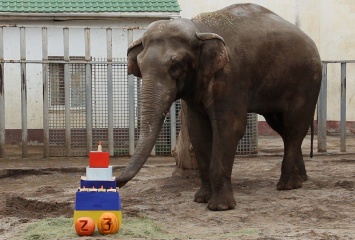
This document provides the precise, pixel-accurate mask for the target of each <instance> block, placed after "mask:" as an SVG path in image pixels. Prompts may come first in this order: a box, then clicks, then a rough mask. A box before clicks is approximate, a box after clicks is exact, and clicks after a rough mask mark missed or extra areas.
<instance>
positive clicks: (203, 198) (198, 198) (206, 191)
mask: <svg viewBox="0 0 355 240" xmlns="http://www.w3.org/2000/svg"><path fill="white" fill-rule="evenodd" d="M211 195H212V189H211V186H206V185H205V186H202V187H201V188H200V189H199V190H198V191H197V192H196V193H195V197H194V201H195V202H197V203H207V202H208V201H209V200H210V198H211Z"/></svg>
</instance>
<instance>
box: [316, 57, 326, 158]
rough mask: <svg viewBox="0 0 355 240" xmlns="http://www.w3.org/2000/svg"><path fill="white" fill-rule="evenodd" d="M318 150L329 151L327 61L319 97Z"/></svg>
mask: <svg viewBox="0 0 355 240" xmlns="http://www.w3.org/2000/svg"><path fill="white" fill-rule="evenodd" d="M317 110H318V114H317V115H318V152H326V151H327V63H322V84H321V89H320V93H319V97H318V105H317Z"/></svg>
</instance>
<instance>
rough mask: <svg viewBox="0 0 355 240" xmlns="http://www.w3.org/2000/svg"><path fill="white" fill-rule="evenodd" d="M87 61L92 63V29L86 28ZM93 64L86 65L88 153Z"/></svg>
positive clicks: (89, 145)
mask: <svg viewBox="0 0 355 240" xmlns="http://www.w3.org/2000/svg"><path fill="white" fill-rule="evenodd" d="M84 34H85V61H86V62H89V61H91V48H90V28H85V32H84ZM91 68H92V66H91V64H90V63H86V64H85V93H86V95H85V96H86V99H85V102H86V106H85V108H86V149H87V153H88V154H89V152H90V151H91V150H92V78H91Z"/></svg>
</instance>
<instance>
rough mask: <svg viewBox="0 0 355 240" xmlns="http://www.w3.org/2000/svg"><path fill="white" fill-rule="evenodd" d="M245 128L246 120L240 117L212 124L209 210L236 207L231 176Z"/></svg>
mask: <svg viewBox="0 0 355 240" xmlns="http://www.w3.org/2000/svg"><path fill="white" fill-rule="evenodd" d="M245 115H246V114H245ZM245 126H246V118H245V119H244V118H241V117H235V118H234V119H233V118H232V119H230V118H229V119H219V121H215V122H214V123H212V129H213V146H212V160H211V166H210V179H211V185H212V196H211V199H210V200H209V202H208V208H209V209H211V210H217V211H223V210H228V209H233V208H234V207H235V206H236V201H235V199H234V197H233V189H232V184H231V175H232V169H233V164H234V158H235V153H236V149H237V145H238V142H239V140H240V139H241V137H242V136H243V134H244V131H245Z"/></svg>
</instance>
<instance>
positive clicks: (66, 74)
mask: <svg viewBox="0 0 355 240" xmlns="http://www.w3.org/2000/svg"><path fill="white" fill-rule="evenodd" d="M63 44H64V61H65V63H64V96H65V152H66V156H67V157H70V155H71V151H70V150H71V129H70V72H69V28H63Z"/></svg>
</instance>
